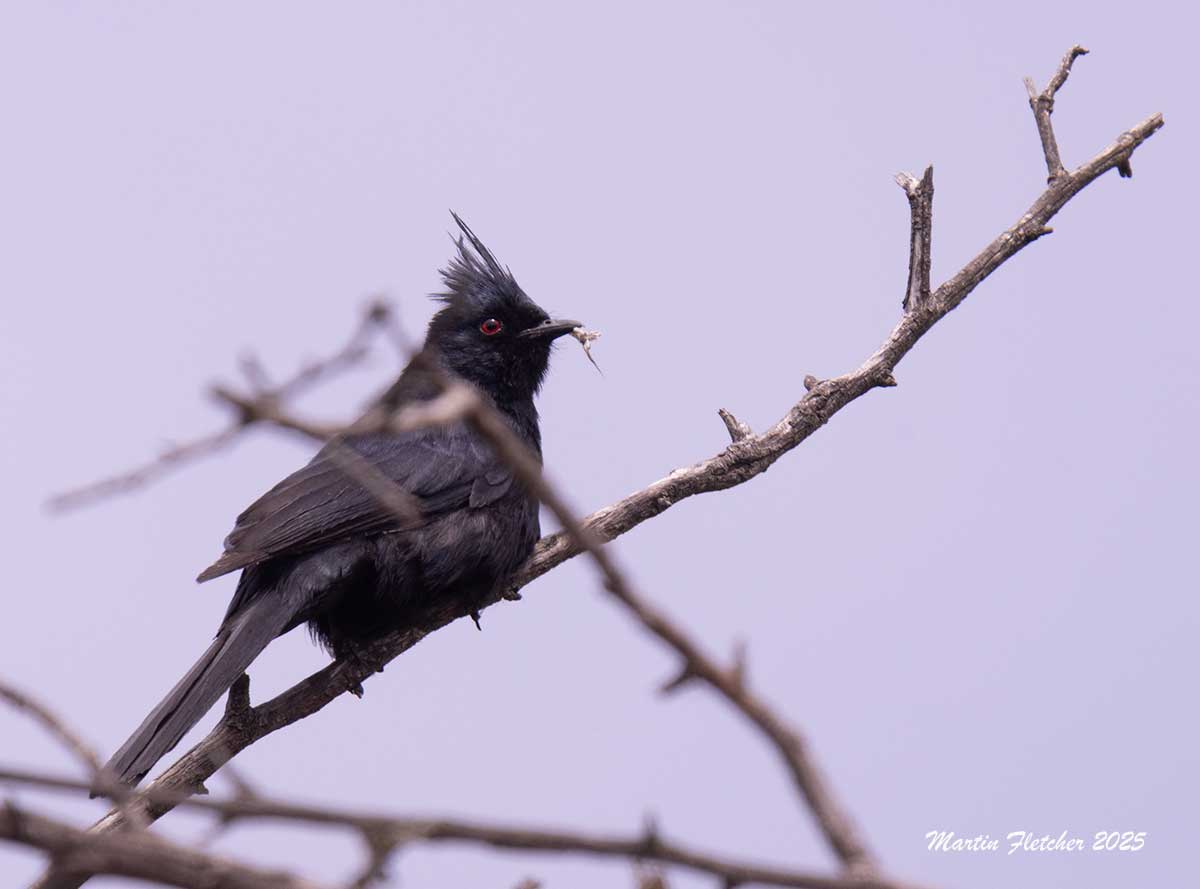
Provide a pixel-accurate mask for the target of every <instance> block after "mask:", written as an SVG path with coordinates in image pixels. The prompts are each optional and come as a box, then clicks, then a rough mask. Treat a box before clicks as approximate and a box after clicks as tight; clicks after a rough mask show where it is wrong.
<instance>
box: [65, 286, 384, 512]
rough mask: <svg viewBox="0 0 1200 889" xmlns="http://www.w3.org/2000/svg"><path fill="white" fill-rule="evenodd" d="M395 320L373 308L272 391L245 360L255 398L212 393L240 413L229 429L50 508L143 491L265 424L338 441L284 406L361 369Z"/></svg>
mask: <svg viewBox="0 0 1200 889" xmlns="http://www.w3.org/2000/svg"><path fill="white" fill-rule="evenodd" d="M392 316H393V312H392V310H391V308H390V307H389V306H388V305H387V303H386V302H384V301H383V300H376V301H374V302H372V303H371V304H370V305H369V306H368V307H367V309H366V311H365V312H364V313H363V315H362V317H361V318H360V319H359V321H358V324H357V325H356V327H355V328H354V331H353V332H352V333H351V335H350V338H349V339H348V340H347V341H346V343H345V344H344V345H343V346H342V347H341V348H340V349H338V350H337V351H336V352H334V353H333V354H332V355H329V356H328V357H326V358H323V359H319V360H314V361H309V362H307V363H306V364H304V365H303V366H302V367H301V368H300V369H299V370H298V371H297V372H296V373H295V374H293V375H292V376H291V377H290V378H289V379H287V380H285V381H284V382H283V383H280V384H279V385H278V386H276V387H274V388H270V387H269V384H268V381H267V375H266V372H265V371H264V370H263V369H262V365H261V364H260V363H259V361H258V359H257V358H255V357H254V356H252V355H244V356H242V358H241V361H240V362H239V364H240V367H241V370H242V373H243V375H244V376H246V377H247V380H248V382H249V385H250V389H251V391H252V392H253V393H254V394H253V395H252V396H251V397H244V396H241V395H237V394H236V393H234V392H233V391H232V390H231V389H229V388H228V387H224V386H214V387H213V390H212V394H213V396H214V397H215V398H217V399H218V400H219V401H221V402H223V403H225V404H228V405H230V406H232V407H233V408H235V410H236V411H237V416H236V418H235V419H234V420H233V422H232V423H230V425H229V426H227V427H226V428H225V429H222V430H220V431H218V432H214V433H212V434H210V435H205V436H203V437H201V438H198V439H195V440H194V441H190V442H186V443H184V444H177V445H171V446H170V447H167V448H166V449H164V450H163V451H162V453H160V454H159V455H158V456H157V457H155V458H154V459H153V460H150V461H149V462H147V463H145V464H144V465H142V466H139V467H137V468H136V469H132V470H129V471H127V472H122V473H120V474H118V475H114V476H111V477H109V478H106V479H101V480H100V481H97V482H92V483H91V484H88V485H84V486H82V487H79V488H75V489H73V490H70V491H65V492H63V493H61V494H56V495H54V496H53V497H51V498H50V499H49V500H48V501H47V502H46V505H47V507H48V508H49V509H51V510H52V511H55V512H63V511H66V510H70V509H75V508H77V507H80V506H85V505H87V504H90V503H95V502H97V501H100V500H105V499H107V498H109V497H114V496H116V495H119V494H127V493H131V492H133V491H136V490H139V489H141V488H144V487H146V486H147V485H149V484H151V483H153V482H156V481H158V480H159V479H160V478H162V477H163V476H165V475H167V474H169V473H170V472H171V471H172V470H175V469H178V468H179V467H181V466H183V465H185V464H187V463H191V462H192V461H195V460H198V459H200V458H202V457H209V456H212V455H214V454H216V453H219V452H220V451H223V450H225V449H226V448H228V447H229V446H230V445H232V444H234V443H235V442H236V441H237V440H238V439H239V438H240V437H241V436H242V434H243V433H244V432H246V430H248V429H249V428H251V427H252V426H255V425H257V424H260V423H264V424H269V425H274V426H278V427H281V428H287V429H291V430H292V431H294V432H299V433H300V434H302V435H315V436H320V437H328V436H330V435H333V434H334V433H335V432H337V431H338V430H337V429H336V428H328V429H326V428H321V427H318V426H315V425H312V424H307V423H304V422H303V421H300V420H297V419H296V418H295V417H292V416H291V415H289V414H285V413H284V412H283V411H282V410H281V409H280V406H281V405H282V404H283V403H284V402H285V401H287V400H288V399H289V398H292V397H294V396H296V395H299V394H300V393H301V392H303V391H305V390H307V389H309V388H311V387H312V386H314V385H316V384H317V383H319V382H322V381H324V380H327V379H329V378H330V377H333V376H335V375H337V374H339V373H342V372H344V371H346V370H348V369H349V368H352V367H354V366H355V365H358V364H360V363H361V362H362V361H363V360H364V359H365V358H366V356H367V354H368V351H369V348H368V347H369V340H370V337H371V334H372V333H373V332H374V331H375V330H377V329H379V330H383V331H385V332H388V333H390V331H391V330H392V329H393V327H394V325H393V323H392Z"/></svg>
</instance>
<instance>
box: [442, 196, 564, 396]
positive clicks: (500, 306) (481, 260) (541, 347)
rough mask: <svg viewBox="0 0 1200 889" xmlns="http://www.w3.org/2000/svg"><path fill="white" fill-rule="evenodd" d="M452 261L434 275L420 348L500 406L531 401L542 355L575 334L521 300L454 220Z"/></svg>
mask: <svg viewBox="0 0 1200 889" xmlns="http://www.w3.org/2000/svg"><path fill="white" fill-rule="evenodd" d="M452 215H453V216H454V221H455V223H457V225H458V227H459V229H460V230H461V232H462V234H461V235H460V236H459V237H458V238H457V239H456V241H455V244H456V246H457V248H458V251H457V254H456V255H455V256H454V257H452V258H451V260H450V263H449V264H448V265H447V266H446V268H444V269H442V272H441V274H442V280H443V281H444V282H445V285H446V289H445V291H444V292H442V293H439V294H437V295H436V296H435V299H438V300H440V301H441V302H443V303H444V305H443V307H442V308H441V309H440V310H439V311H438V312H437V313H436V314H435V315H434V316H433V319H432V320H431V321H430V322H429V332H428V334H427V335H426V337H425V345H426V347H427V348H431V349H432V350H434V351H436V352H437V354H438V355H439V356H440V357H441V361H442V362H443V364H445V366H446V367H447V369H449V370H450V371H452V372H454V373H455V374H457V375H458V376H460V377H462V378H464V379H466V380H468V381H470V382H471V383H474V384H475V385H476V386H478V387H479V388H481V389H483V390H484V391H485V392H487V393H489V394H490V395H492V396H493V397H494V398H496V399H498V400H502V401H508V400H523V399H527V398H529V399H531V398H532V397H533V395H534V394H535V393H536V392H537V390H538V389H539V388H540V387H541V385H542V380H543V379H544V377H545V375H546V368H547V367H548V366H549V362H550V347H551V345H552V344H553V342H554V341H555V340H556V339H557V338H558V337H560V336H562V335H563V334H566V333H570V332H571V331H572V330H574V329H575V328H576V327H579V326H581V325H580V323H579V322H578V321H573V320H563V319H556V318H551V317H550V316H549V314H547V313H546V311H545V310H544V309H542V308H541V306H539V305H538V304H537V303H535V302H534V301H533V300H531V299H530V298H529V297H528V296H526V294H525V291H523V290H522V289H521V287H520V285H518V284H517V282H516V280H515V279H514V278H513V276H512V272H511V271H509V270H508V268H506V267H504V266H502V265H500V263H499V262H497V261H496V257H495V256H493V255H492V252H491V251H490V250H488V248H487V247H485V246H484V245H483V242H482V241H480V240H479V238H477V237H476V236H475V233H474V232H472V231H471V229H470V228H469V227H468V226H467V224H466V223H465V222H463V221H462V219H460V218H459V216H458V214H457V213H454V214H452Z"/></svg>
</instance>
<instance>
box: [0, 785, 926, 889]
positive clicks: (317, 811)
mask: <svg viewBox="0 0 1200 889" xmlns="http://www.w3.org/2000/svg"><path fill="white" fill-rule="evenodd" d="M0 781H14V782H20V783H24V784H29V785H33V786H41V787H48V788H53V789H60V790H86V789H87V785H86V783H85V782H82V781H76V780H72V779H69V778H58V777H54V776H49V775H40V774H37V773H33V772H22V771H16V770H6V769H0ZM172 802H173V803H174V804H177V805H181V806H186V807H188V808H190V809H195V810H198V811H203V812H208V813H210V814H212V815H214V816H216V817H219V818H220V819H222V821H224V822H226V823H228V822H231V821H235V820H239V819H272V820H286V821H293V822H298V823H304V824H313V825H324V826H329V827H344V828H349V829H351V830H354V831H356V832H358V833H359V834H360V835H362V836H364V837H367V836H370V837H374V838H375V839H374V840H373V841H372V842H373V843H375V844H376V845H377V846H378V848H380V849H385V850H386V852H385V854H384V855H383V856H382V858H383V859H386V857H387V854H386V853H387V852H391V851H393V850H395V849H396V848H399V847H400V846H403V845H407V844H410V843H417V842H423V843H468V844H472V845H479V846H487V847H490V848H493V849H506V850H522V851H527V852H538V853H559V854H569V853H585V854H590V855H598V856H604V857H609V858H627V859H631V860H634V861H655V862H658V863H660V864H664V865H672V866H677V867H683V868H687V869H689V870H693V871H696V872H699V873H703V874H707V875H709V876H714V877H717V878H719V879H721V880H723V881H725V882H727V883H729V884H732V885H750V884H756V885H764V886H791V887H801V889H914V887H912V886H911V885H910V884H904V883H898V882H896V881H893V880H888V879H884V878H882V877H878V876H870V875H865V874H860V875H847V876H840V877H839V876H826V875H823V874H817V873H812V872H808V871H802V870H792V869H788V868H776V867H765V866H762V865H756V864H751V863H748V862H741V861H737V860H735V859H729V858H724V857H721V856H718V855H713V854H709V853H706V852H701V851H699V850H696V849H693V848H690V847H688V846H685V845H682V844H680V843H677V842H674V841H671V840H667V839H665V838H664V837H663V836H662V834H661V831H660V829H659V827H658V826H657V825H656V824H655V823H654V822H652V821H651V822H648V823H647V824H646V826H645V828H644V829H643V831H642V832H641V834H640V835H626V836H602V835H595V834H586V833H576V832H572V831H564V830H543V829H535V828H523V827H512V826H509V825H504V824H497V823H494V822H492V823H489V822H480V821H465V820H460V819H446V818H436V819H430V818H411V817H403V816H396V815H382V814H368V813H361V812H350V811H345V810H340V809H334V808H327V807H324V806H313V805H304V804H296V803H288V802H283V801H280V800H272V799H267V798H264V797H262V796H258V795H255V796H253V797H251V798H239V799H232V800H220V799H212V798H209V797H191V798H188V797H178V798H176V799H174V800H173V801H172Z"/></svg>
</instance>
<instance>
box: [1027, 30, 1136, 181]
mask: <svg viewBox="0 0 1200 889" xmlns="http://www.w3.org/2000/svg"><path fill="white" fill-rule="evenodd" d="M1087 52H1088V51H1087V50H1086V49H1084V48H1083V47H1082V46H1079V45H1078V44H1076V45H1075V46H1072V47H1071V48H1070V49H1069V50H1067V54H1066V55H1065V56H1063V59H1062V61H1061V62H1059V63H1058V70H1057V71H1055V72H1054V76H1053V77H1051V78H1050V82H1049V83H1048V84H1046V88H1045V89H1044V90H1042V92H1040V93H1039V92H1038V89H1037V85H1036V84H1035V83H1034V82H1033V78H1032V77H1026V78H1025V91H1026V92H1027V93H1028V94H1029V107H1030V108H1031V109H1033V119H1034V122H1035V123H1036V124H1037V130H1038V137H1039V138H1040V139H1041V140H1042V153H1043V154H1045V156H1046V172H1047V173H1048V174H1049V175H1048V178H1047V180H1046V181H1047V182H1049V183H1050V184H1051V185H1053V184H1054V183H1055V182H1057V181H1058V180H1059V179H1061V178H1062V177H1064V176H1066V175H1067V170H1066V168H1065V167H1064V166H1063V162H1062V158H1061V157H1060V156H1059V153H1058V140H1057V139H1055V138H1054V125H1053V124H1052V123H1051V122H1050V115H1051V114H1053V113H1054V95H1055V94H1056V93H1057V92H1058V91H1059V90H1060V89H1062V87H1063V84H1065V83H1066V82H1067V76H1068V75H1069V74H1070V73H1071V66H1072V65H1073V64H1075V60H1076V59H1077V58H1079V57H1080V56H1085V55H1087ZM1122 175H1124V174H1123V173H1122Z"/></svg>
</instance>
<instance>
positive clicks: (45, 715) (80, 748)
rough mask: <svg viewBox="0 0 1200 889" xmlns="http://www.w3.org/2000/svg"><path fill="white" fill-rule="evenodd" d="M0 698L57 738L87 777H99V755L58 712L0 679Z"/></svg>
mask: <svg viewBox="0 0 1200 889" xmlns="http://www.w3.org/2000/svg"><path fill="white" fill-rule="evenodd" d="M0 700H4V701H7V702H8V703H9V704H10V705H12V706H13V707H15V708H16V709H17V710H20V711H22V712H24V713H27V714H29V715H30V716H31V717H33V719H34V721H36V722H38V723H39V724H40V725H41V726H42V727H43V728H44V729H46V731H48V732H49V733H50V734H51V735H53V736H54V737H55V738H56V739H58V741H59V743H61V744H62V745H63V746H64V747H66V748H67V750H69V751H70V752H71V754H72V755H73V756H74V757H75V758H76V759H78V760H79V761H80V762H82V763H83V765H84V768H86V769H87V773H88V777H90V778H92V779H95V778H97V777H99V775H100V769H101V762H100V757H99V756H97V755H96V751H95V750H93V749H92V746H91V745H90V744H88V743H87V742H86V741H84V740H83V738H82V737H80V735H79V733H78V732H76V731H75V730H74V729H72V728H71V727H70V726H69V725H67V723H66V722H65V721H64V720H63V719H62V718H61V717H59V716H58V714H56V713H54V712H53V711H52V710H51V709H50V708H49V707H47V706H46V705H45V704H43V703H41V702H40V701H38V700H37V699H36V698H34V697H33V696H31V695H28V694H26V693H25V692H23V691H21V690H20V689H17V688H15V687H14V686H12V685H9V684H8V683H7V682H4V681H3V680H0Z"/></svg>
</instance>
